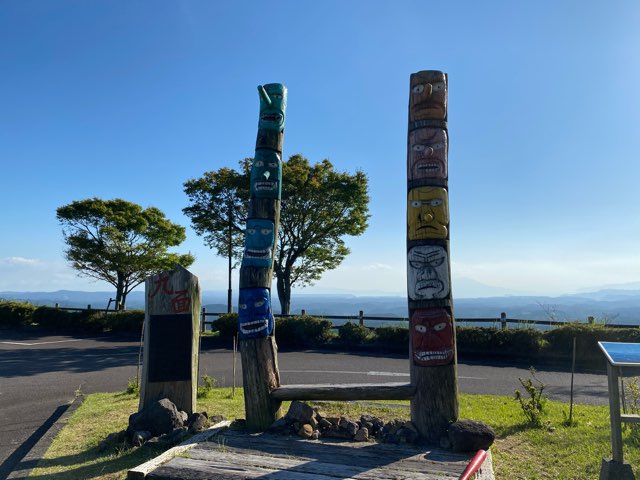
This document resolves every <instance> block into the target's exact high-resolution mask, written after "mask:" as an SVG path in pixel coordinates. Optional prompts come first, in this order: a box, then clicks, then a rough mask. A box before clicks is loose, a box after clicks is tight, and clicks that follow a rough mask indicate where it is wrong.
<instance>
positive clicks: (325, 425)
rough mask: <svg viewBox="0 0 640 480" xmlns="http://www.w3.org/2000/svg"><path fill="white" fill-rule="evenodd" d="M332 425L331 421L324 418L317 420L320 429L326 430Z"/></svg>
mask: <svg viewBox="0 0 640 480" xmlns="http://www.w3.org/2000/svg"><path fill="white" fill-rule="evenodd" d="M332 426H333V423H331V422H330V421H329V420H327V419H326V418H321V419H320V421H319V422H318V427H319V428H320V430H328V429H330V428H331V427H332Z"/></svg>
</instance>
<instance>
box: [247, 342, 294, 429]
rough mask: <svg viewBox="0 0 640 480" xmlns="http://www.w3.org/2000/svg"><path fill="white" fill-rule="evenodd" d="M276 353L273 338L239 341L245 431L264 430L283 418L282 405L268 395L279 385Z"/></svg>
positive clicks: (276, 349) (276, 348)
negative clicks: (247, 429)
mask: <svg viewBox="0 0 640 480" xmlns="http://www.w3.org/2000/svg"><path fill="white" fill-rule="evenodd" d="M277 352H278V347H277V345H276V341H275V338H274V337H273V336H270V337H264V338H252V339H247V340H242V341H241V342H240V355H241V358H242V381H243V385H244V409H245V416H246V421H247V428H249V429H251V430H266V429H267V428H269V426H270V425H271V424H272V423H273V422H274V421H275V420H277V419H278V418H280V417H282V416H283V415H284V413H283V412H282V409H281V403H282V402H281V401H280V400H277V399H275V398H272V397H271V395H270V394H271V391H272V390H274V389H275V388H277V387H279V386H280V373H279V372H278V355H277Z"/></svg>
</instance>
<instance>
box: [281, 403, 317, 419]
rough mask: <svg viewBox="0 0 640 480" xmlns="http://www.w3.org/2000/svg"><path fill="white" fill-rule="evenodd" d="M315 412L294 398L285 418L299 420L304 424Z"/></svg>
mask: <svg viewBox="0 0 640 480" xmlns="http://www.w3.org/2000/svg"><path fill="white" fill-rule="evenodd" d="M315 414H316V412H315V411H314V410H313V408H311V407H310V406H309V405H307V404H306V403H304V402H301V401H299V400H294V401H293V402H291V406H290V407H289V411H288V412H287V414H286V415H285V418H286V419H287V420H288V421H289V422H299V423H300V424H301V425H304V424H305V423H309V422H310V420H311V418H312V417H314V416H315Z"/></svg>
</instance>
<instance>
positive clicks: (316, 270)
mask: <svg viewBox="0 0 640 480" xmlns="http://www.w3.org/2000/svg"><path fill="white" fill-rule="evenodd" d="M250 162H251V159H245V160H242V161H241V162H240V171H235V173H233V174H232V173H231V172H234V171H233V170H229V169H228V168H222V169H220V170H218V171H214V172H207V173H205V174H204V176H203V177H202V178H199V179H196V180H190V181H188V182H186V183H185V192H186V193H187V195H188V197H189V200H190V206H189V207H187V208H185V209H184V210H183V211H184V212H185V214H187V215H188V216H189V217H190V218H191V222H192V224H193V227H194V229H195V230H196V232H198V234H200V235H204V236H205V243H207V244H208V245H209V246H210V247H211V248H215V249H216V250H217V252H218V254H219V255H226V252H228V248H229V243H228V238H229V237H228V236H226V237H225V235H224V233H225V232H226V231H228V225H229V222H230V221H231V222H232V223H233V228H232V229H233V231H234V234H235V235H236V236H235V237H234V242H235V243H233V245H232V247H233V256H234V258H235V259H236V260H239V259H240V258H241V256H242V247H243V245H244V236H243V232H244V227H245V222H246V215H247V203H248V197H249V192H248V190H249V178H250V177H249V175H250ZM282 177H283V180H282V204H281V210H280V228H279V229H278V249H277V252H276V257H275V262H274V273H275V275H276V279H277V283H276V285H277V290H278V299H279V301H280V307H281V311H282V313H284V314H288V313H289V311H290V307H291V289H292V287H294V286H296V285H297V286H305V285H309V284H312V283H313V281H315V280H318V279H320V278H321V277H322V274H323V273H324V272H325V271H327V270H331V269H334V268H336V267H337V266H338V265H340V263H341V262H342V260H344V258H345V257H346V256H347V255H348V254H349V249H348V248H347V247H346V245H345V243H344V238H343V237H345V236H347V235H361V234H362V233H363V232H364V231H365V230H366V228H367V219H368V217H369V215H368V203H369V196H368V179H367V176H366V175H365V174H364V172H362V171H359V170H358V171H356V173H354V174H349V173H347V172H337V171H336V170H335V169H334V168H333V165H332V164H331V162H330V161H329V160H323V161H322V162H319V163H316V164H314V165H310V164H309V161H308V160H307V159H306V158H304V157H303V156H302V155H293V156H291V157H290V158H289V160H287V161H284V162H283V170H282ZM223 192H224V195H223ZM229 197H233V198H234V199H235V200H234V202H235V201H237V203H233V204H234V205H238V208H237V209H234V210H233V212H234V216H233V218H232V219H231V220H230V218H229V216H228V214H227V213H226V209H225V206H226V205H227V202H228V201H229V200H228V198H229ZM225 199H226V200H225ZM225 242H227V243H225Z"/></svg>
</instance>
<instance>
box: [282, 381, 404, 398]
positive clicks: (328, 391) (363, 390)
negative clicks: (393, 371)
mask: <svg viewBox="0 0 640 480" xmlns="http://www.w3.org/2000/svg"><path fill="white" fill-rule="evenodd" d="M414 392H415V386H413V385H411V384H410V383H380V384H364V383H358V384H343V385H330V384H325V385H322V384H321V385H283V386H280V387H278V388H276V389H275V390H273V391H272V392H271V397H272V398H275V399H278V400H409V399H411V398H412V397H413V395H414Z"/></svg>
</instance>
